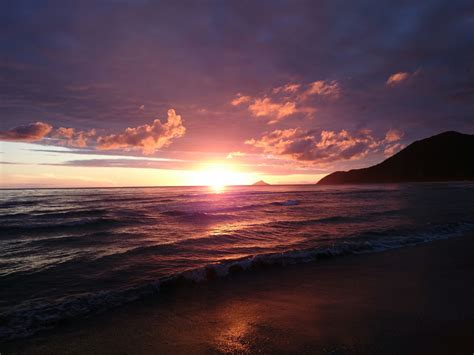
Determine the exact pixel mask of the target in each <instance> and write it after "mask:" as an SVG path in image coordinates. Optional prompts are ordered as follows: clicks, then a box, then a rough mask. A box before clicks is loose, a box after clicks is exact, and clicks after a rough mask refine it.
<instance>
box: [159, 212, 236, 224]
mask: <svg viewBox="0 0 474 355" xmlns="http://www.w3.org/2000/svg"><path fill="white" fill-rule="evenodd" d="M161 214H162V215H165V216H168V217H176V218H180V219H181V222H189V223H211V222H218V221H226V220H229V219H234V218H236V216H233V215H230V214H224V213H209V212H199V211H197V212H192V211H189V212H188V211H180V210H171V211H165V212H161Z"/></svg>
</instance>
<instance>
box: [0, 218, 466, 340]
mask: <svg viewBox="0 0 474 355" xmlns="http://www.w3.org/2000/svg"><path fill="white" fill-rule="evenodd" d="M473 229H474V223H471V222H459V223H449V224H444V225H434V226H432V227H431V228H430V229H429V230H426V231H418V232H416V231H409V232H408V231H406V232H405V234H403V233H401V232H400V231H399V230H396V231H393V233H391V234H390V233H387V232H386V233H385V238H379V239H376V240H367V237H370V235H369V234H367V233H363V234H361V235H359V236H358V237H357V238H350V239H345V240H344V241H341V242H339V241H338V242H337V244H333V245H331V246H327V247H318V248H308V249H296V250H290V251H286V252H281V253H268V254H259V255H254V256H249V257H244V258H239V259H234V260H226V261H223V262H218V263H212V264H208V265H205V266H202V267H199V268H194V269H189V270H185V271H183V272H181V273H178V274H175V275H169V276H166V277H163V278H161V279H158V280H156V281H154V282H149V283H146V284H144V285H141V286H136V287H131V288H128V289H123V290H117V291H102V292H98V293H89V294H82V295H78V296H74V297H68V298H64V299H62V300H60V301H58V302H56V303H36V304H32V303H30V304H28V305H26V306H20V307H17V308H15V309H13V310H10V311H8V312H5V313H3V314H1V317H2V319H3V320H2V322H1V323H0V339H2V340H8V339H13V338H18V337H24V336H28V335H31V334H33V333H35V332H37V331H39V330H42V329H47V328H50V327H53V326H54V325H56V324H58V323H59V322H61V321H64V320H67V319H72V318H75V317H78V316H87V315H91V314H95V313H99V312H103V311H105V310H108V309H111V308H113V307H117V306H120V305H122V304H125V303H128V302H131V301H134V300H137V299H140V298H142V297H145V296H150V295H153V294H157V293H158V292H159V291H160V290H163V289H168V288H175V287H180V286H182V285H183V284H193V283H196V282H203V281H212V280H213V279H215V278H219V277H225V276H227V275H232V274H235V273H237V272H242V271H245V270H246V271H251V270H254V269H258V268H261V267H268V266H272V265H278V266H284V265H290V264H298V263H307V262H313V261H317V260H319V259H326V258H332V257H338V256H343V255H351V254H363V253H373V252H381V251H386V250H391V249H396V248H401V247H404V246H413V245H418V244H422V243H427V242H430V241H433V240H440V239H447V238H450V237H455V236H459V235H461V234H462V233H464V232H467V231H470V230H473ZM135 252H137V250H136V251H135Z"/></svg>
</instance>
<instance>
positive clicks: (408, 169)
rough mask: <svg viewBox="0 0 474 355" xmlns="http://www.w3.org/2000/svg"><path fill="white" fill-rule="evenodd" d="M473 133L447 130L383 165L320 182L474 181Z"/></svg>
mask: <svg viewBox="0 0 474 355" xmlns="http://www.w3.org/2000/svg"><path fill="white" fill-rule="evenodd" d="M473 152H474V135H472V134H463V133H459V132H453V131H449V132H444V133H441V134H438V135H435V136H433V137H429V138H425V139H422V140H419V141H416V142H413V143H412V144H410V145H409V146H408V147H406V148H405V149H403V150H401V151H400V152H398V153H397V154H395V155H393V156H392V157H390V158H388V159H386V160H384V161H383V162H381V163H380V164H377V165H374V166H371V167H368V168H364V169H354V170H350V171H336V172H334V173H332V174H329V175H328V176H326V177H324V178H322V179H321V180H320V181H319V182H318V185H341V184H371V183H373V184H378V183H398V182H423V181H425V182H427V181H466V180H471V181H472V180H474V155H473Z"/></svg>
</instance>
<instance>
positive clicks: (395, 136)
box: [385, 129, 405, 142]
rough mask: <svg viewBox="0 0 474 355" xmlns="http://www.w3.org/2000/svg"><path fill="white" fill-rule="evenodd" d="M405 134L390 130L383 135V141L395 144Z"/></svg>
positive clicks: (397, 130)
mask: <svg viewBox="0 0 474 355" xmlns="http://www.w3.org/2000/svg"><path fill="white" fill-rule="evenodd" d="M404 135H405V133H404V132H403V131H401V130H399V129H390V130H389V131H388V132H387V134H386V135H385V141H387V142H396V141H399V140H400V139H402V138H403V136H404Z"/></svg>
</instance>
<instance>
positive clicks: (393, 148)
mask: <svg viewBox="0 0 474 355" xmlns="http://www.w3.org/2000/svg"><path fill="white" fill-rule="evenodd" d="M403 148H405V145H404V144H401V143H395V144H392V145H388V146H387V147H385V149H384V151H383V153H384V154H385V155H387V156H391V155H394V154H395V153H398V152H399V151H400V150H402V149H403Z"/></svg>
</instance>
